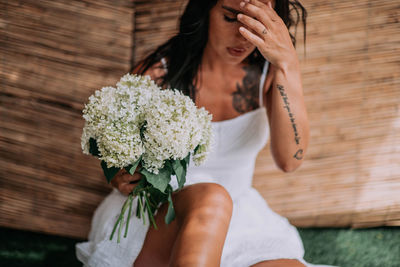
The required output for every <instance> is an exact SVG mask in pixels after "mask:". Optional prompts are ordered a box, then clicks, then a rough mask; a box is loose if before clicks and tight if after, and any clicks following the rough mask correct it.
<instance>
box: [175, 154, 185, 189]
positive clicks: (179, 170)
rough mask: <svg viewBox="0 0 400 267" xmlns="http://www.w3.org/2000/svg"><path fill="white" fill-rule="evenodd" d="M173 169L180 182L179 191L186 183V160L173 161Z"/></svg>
mask: <svg viewBox="0 0 400 267" xmlns="http://www.w3.org/2000/svg"><path fill="white" fill-rule="evenodd" d="M172 168H173V170H174V173H175V175H176V180H177V181H178V185H179V189H181V188H182V187H183V185H184V184H185V182H186V162H185V160H179V159H177V160H174V161H172Z"/></svg>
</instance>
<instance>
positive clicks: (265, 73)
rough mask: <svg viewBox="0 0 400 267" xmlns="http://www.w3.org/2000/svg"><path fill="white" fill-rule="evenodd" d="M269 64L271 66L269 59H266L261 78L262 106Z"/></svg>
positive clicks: (260, 97)
mask: <svg viewBox="0 0 400 267" xmlns="http://www.w3.org/2000/svg"><path fill="white" fill-rule="evenodd" d="M268 66H269V62H268V61H267V60H265V63H264V67H263V71H262V74H261V78H260V92H259V93H258V97H259V101H260V102H259V103H260V107H262V106H263V105H264V101H263V89H264V83H265V79H266V77H267V72H268Z"/></svg>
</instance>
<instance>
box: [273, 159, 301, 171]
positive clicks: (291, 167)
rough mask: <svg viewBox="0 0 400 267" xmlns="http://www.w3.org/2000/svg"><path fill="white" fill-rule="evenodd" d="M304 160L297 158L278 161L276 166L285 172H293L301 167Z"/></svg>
mask: <svg viewBox="0 0 400 267" xmlns="http://www.w3.org/2000/svg"><path fill="white" fill-rule="evenodd" d="M302 162H303V161H302V160H297V159H292V160H284V161H277V162H276V166H277V167H278V168H279V169H280V170H281V171H283V172H293V171H295V170H296V169H298V168H299V167H300V165H301V163H302Z"/></svg>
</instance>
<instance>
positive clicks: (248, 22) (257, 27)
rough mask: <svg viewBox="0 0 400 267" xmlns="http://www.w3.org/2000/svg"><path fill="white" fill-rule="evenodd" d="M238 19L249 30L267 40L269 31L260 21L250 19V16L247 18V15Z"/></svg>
mask: <svg viewBox="0 0 400 267" xmlns="http://www.w3.org/2000/svg"><path fill="white" fill-rule="evenodd" d="M237 18H238V21H240V22H241V23H243V24H244V25H245V26H247V27H248V28H249V29H252V30H253V31H254V32H256V33H257V34H258V35H259V36H260V37H261V38H262V39H264V38H265V36H266V33H267V31H268V30H267V29H266V28H265V26H264V25H263V24H262V23H261V22H259V21H258V20H255V19H253V18H252V17H249V16H247V15H245V14H238V15H237Z"/></svg>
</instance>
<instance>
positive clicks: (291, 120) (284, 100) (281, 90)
mask: <svg viewBox="0 0 400 267" xmlns="http://www.w3.org/2000/svg"><path fill="white" fill-rule="evenodd" d="M277 87H278V90H279V93H280V94H281V96H282V99H283V103H284V104H285V105H284V106H283V107H284V108H285V109H286V110H287V111H288V113H289V118H290V122H291V123H292V128H293V131H294V140H295V141H296V144H297V145H298V144H299V142H300V136H299V133H298V132H297V126H296V123H295V118H294V116H293V113H292V112H291V110H290V106H289V101H288V97H287V94H286V93H285V88H283V86H282V85H280V84H278V85H277Z"/></svg>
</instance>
